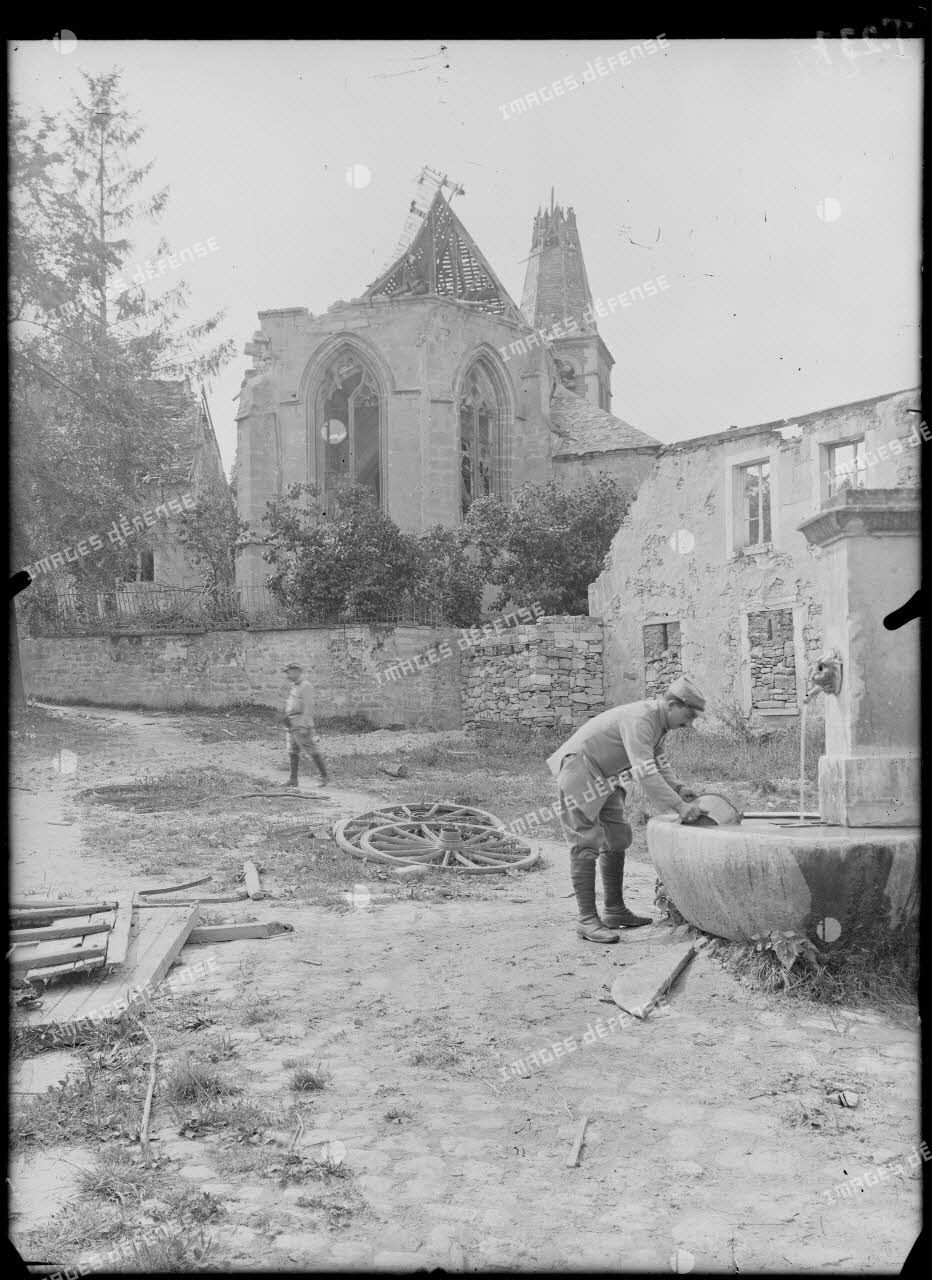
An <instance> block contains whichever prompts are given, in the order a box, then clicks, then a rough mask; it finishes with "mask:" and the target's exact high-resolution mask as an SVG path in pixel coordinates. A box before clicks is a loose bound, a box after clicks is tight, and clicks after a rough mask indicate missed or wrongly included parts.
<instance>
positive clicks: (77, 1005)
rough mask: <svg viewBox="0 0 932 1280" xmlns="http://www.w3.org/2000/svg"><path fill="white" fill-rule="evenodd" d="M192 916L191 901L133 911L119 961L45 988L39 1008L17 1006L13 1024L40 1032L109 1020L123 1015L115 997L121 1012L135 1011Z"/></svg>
mask: <svg viewBox="0 0 932 1280" xmlns="http://www.w3.org/2000/svg"><path fill="white" fill-rule="evenodd" d="M162 905H168V904H162ZM197 914H198V908H197V906H196V905H195V906H183V907H176V908H175V910H173V911H139V912H136V913H135V915H134V918H133V924H132V928H131V930H130V938H129V948H128V950H127V954H126V962H125V964H123V965H121V966H120V968H119V969H118V970H117V971H116V972H115V973H113V974H108V975H106V976H103V977H101V979H100V980H97V978H96V975H95V974H92V975H89V976H88V977H86V978H85V979H84V980H83V981H80V982H75V983H69V984H67V985H66V984H65V983H59V984H58V985H57V986H55V987H51V988H49V990H48V992H46V994H45V995H44V996H43V997H42V1007H41V1008H40V1009H30V1010H28V1011H26V1010H22V1009H19V1010H17V1013H18V1015H20V1016H18V1017H17V1025H22V1026H24V1027H28V1028H33V1029H35V1030H43V1029H50V1028H52V1027H55V1026H61V1025H67V1024H68V1023H74V1022H78V1021H80V1020H81V1019H82V1018H91V1019H92V1021H95V1022H98V1023H100V1022H110V1021H115V1020H117V1019H118V1018H120V1017H122V1016H123V1010H119V1009H115V1008H114V1004H115V1002H117V1001H125V1002H126V1006H127V1011H128V1012H131V1013H132V1012H136V1011H137V1010H138V1009H139V1008H141V1007H142V1005H143V1004H145V1003H146V1002H147V1001H148V999H149V992H148V991H147V987H148V988H149V989H152V988H155V987H156V986H157V985H158V984H159V982H161V980H162V979H163V978H164V977H165V975H166V973H167V972H168V970H169V969H170V968H171V966H172V964H173V963H174V961H175V959H176V957H177V956H178V953H179V952H180V951H181V949H182V947H183V946H184V944H185V943H186V942H187V940H188V936H189V935H190V933H191V930H192V929H193V928H194V926H195V924H196V923H197Z"/></svg>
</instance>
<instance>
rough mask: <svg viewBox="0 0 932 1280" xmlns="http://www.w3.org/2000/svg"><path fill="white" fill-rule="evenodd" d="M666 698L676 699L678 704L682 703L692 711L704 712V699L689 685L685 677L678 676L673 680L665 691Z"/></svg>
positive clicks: (693, 686)
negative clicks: (678, 701)
mask: <svg viewBox="0 0 932 1280" xmlns="http://www.w3.org/2000/svg"><path fill="white" fill-rule="evenodd" d="M667 697H668V698H678V699H679V700H680V702H684V703H685V704H686V706H687V707H692V708H693V710H694V711H705V698H703V696H702V694H701V693H700V692H699V690H698V689H697V688H696V687H695V685H692V684H690V683H689V681H688V680H687V679H686V677H685V676H680V677H679V678H678V679H676V680H674V681H673V683H672V684H671V685H670V687H669V689H668V690H667Z"/></svg>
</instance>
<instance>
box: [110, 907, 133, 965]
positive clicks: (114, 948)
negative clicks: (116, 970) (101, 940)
mask: <svg viewBox="0 0 932 1280" xmlns="http://www.w3.org/2000/svg"><path fill="white" fill-rule="evenodd" d="M132 923H133V900H132V898H130V900H129V901H128V902H123V903H121V904H120V906H119V907H117V913H116V919H115V920H114V922H113V929H112V930H111V932H110V937H109V938H108V939H107V964H108V965H117V964H122V963H123V961H124V960H125V959H126V952H127V949H128V948H129V931H130V926H131V925H132Z"/></svg>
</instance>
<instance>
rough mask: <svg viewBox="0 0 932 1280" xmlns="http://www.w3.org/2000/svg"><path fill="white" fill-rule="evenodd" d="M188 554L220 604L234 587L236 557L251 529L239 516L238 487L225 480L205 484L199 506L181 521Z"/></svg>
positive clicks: (211, 593) (187, 512) (200, 495)
mask: <svg viewBox="0 0 932 1280" xmlns="http://www.w3.org/2000/svg"><path fill="white" fill-rule="evenodd" d="M177 526H178V530H179V533H180V534H181V536H182V537H183V539H184V544H185V550H186V551H187V554H188V556H189V557H190V559H191V561H192V562H193V564H195V565H196V566H199V567H200V568H201V569H203V571H204V586H205V588H206V590H207V592H208V593H209V595H210V596H211V597H212V598H214V599H216V600H220V599H221V598H222V597H224V596H225V595H226V594H227V593H228V592H229V591H230V590H231V588H232V587H233V583H234V578H235V561H236V553H237V551H238V550H239V548H240V547H241V546H242V544H243V539H244V537H245V535H246V534H247V533H248V531H249V525H248V524H247V522H246V521H245V520H241V519H240V518H239V515H238V514H237V506H236V484H235V482H234V483H231V484H230V485H229V486H228V485H226V484H224V483H223V482H222V481H221V480H219V479H216V480H211V481H208V482H206V483H205V484H203V485H202V486H201V488H200V491H199V492H198V498H197V506H196V507H195V508H194V509H193V510H192V511H185V512H184V513H183V514H182V515H181V516H179V517H178V519H177Z"/></svg>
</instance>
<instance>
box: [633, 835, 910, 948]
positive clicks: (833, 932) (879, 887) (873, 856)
mask: <svg viewBox="0 0 932 1280" xmlns="http://www.w3.org/2000/svg"><path fill="white" fill-rule="evenodd" d="M647 848H648V850H649V852H650V855H651V858H652V859H653V863H654V867H655V868H656V871H657V875H658V876H659V877H660V879H661V880H662V881H663V884H664V887H665V889H666V893H667V896H668V897H669V898H670V899H672V901H673V902H675V903H676V906H677V907H678V909H679V910H680V911H681V912H682V914H683V915H684V916H685V917H686V919H687V920H688V921H689V923H690V924H692V925H694V926H696V928H699V929H702V930H704V931H705V932H706V933H711V934H715V935H716V936H717V937H720V938H729V939H731V941H733V942H748V941H749V940H750V938H751V936H752V934H761V935H763V936H766V935H767V934H768V933H769V932H770V931H771V930H773V929H781V930H790V929H791V930H793V931H794V932H795V933H797V934H800V935H805V936H806V937H808V938H810V939H811V941H812V942H814V943H815V944H816V945H817V946H819V947H823V948H824V947H825V945H826V944H827V943H828V944H834V945H836V946H838V947H843V946H845V945H846V944H851V943H852V942H854V941H855V940H856V939H858V938H863V937H865V936H868V935H871V934H875V933H876V932H878V931H879V930H881V929H892V928H896V927H898V926H899V925H901V924H905V923H907V922H910V921H915V922H917V923H918V913H919V832H918V830H913V829H911V828H903V827H899V828H892V827H838V826H826V825H823V824H820V823H809V822H806V823H803V824H798V823H797V824H790V823H785V824H779V823H777V822H771V821H767V820H764V819H747V820H745V821H744V822H743V823H741V824H740V825H735V826H722V827H695V826H683V825H682V824H681V823H679V822H677V821H676V819H675V817H674V815H672V814H670V815H667V814H664V815H662V816H660V817H657V818H652V819H651V820H650V821H649V822H648V824H647Z"/></svg>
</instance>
